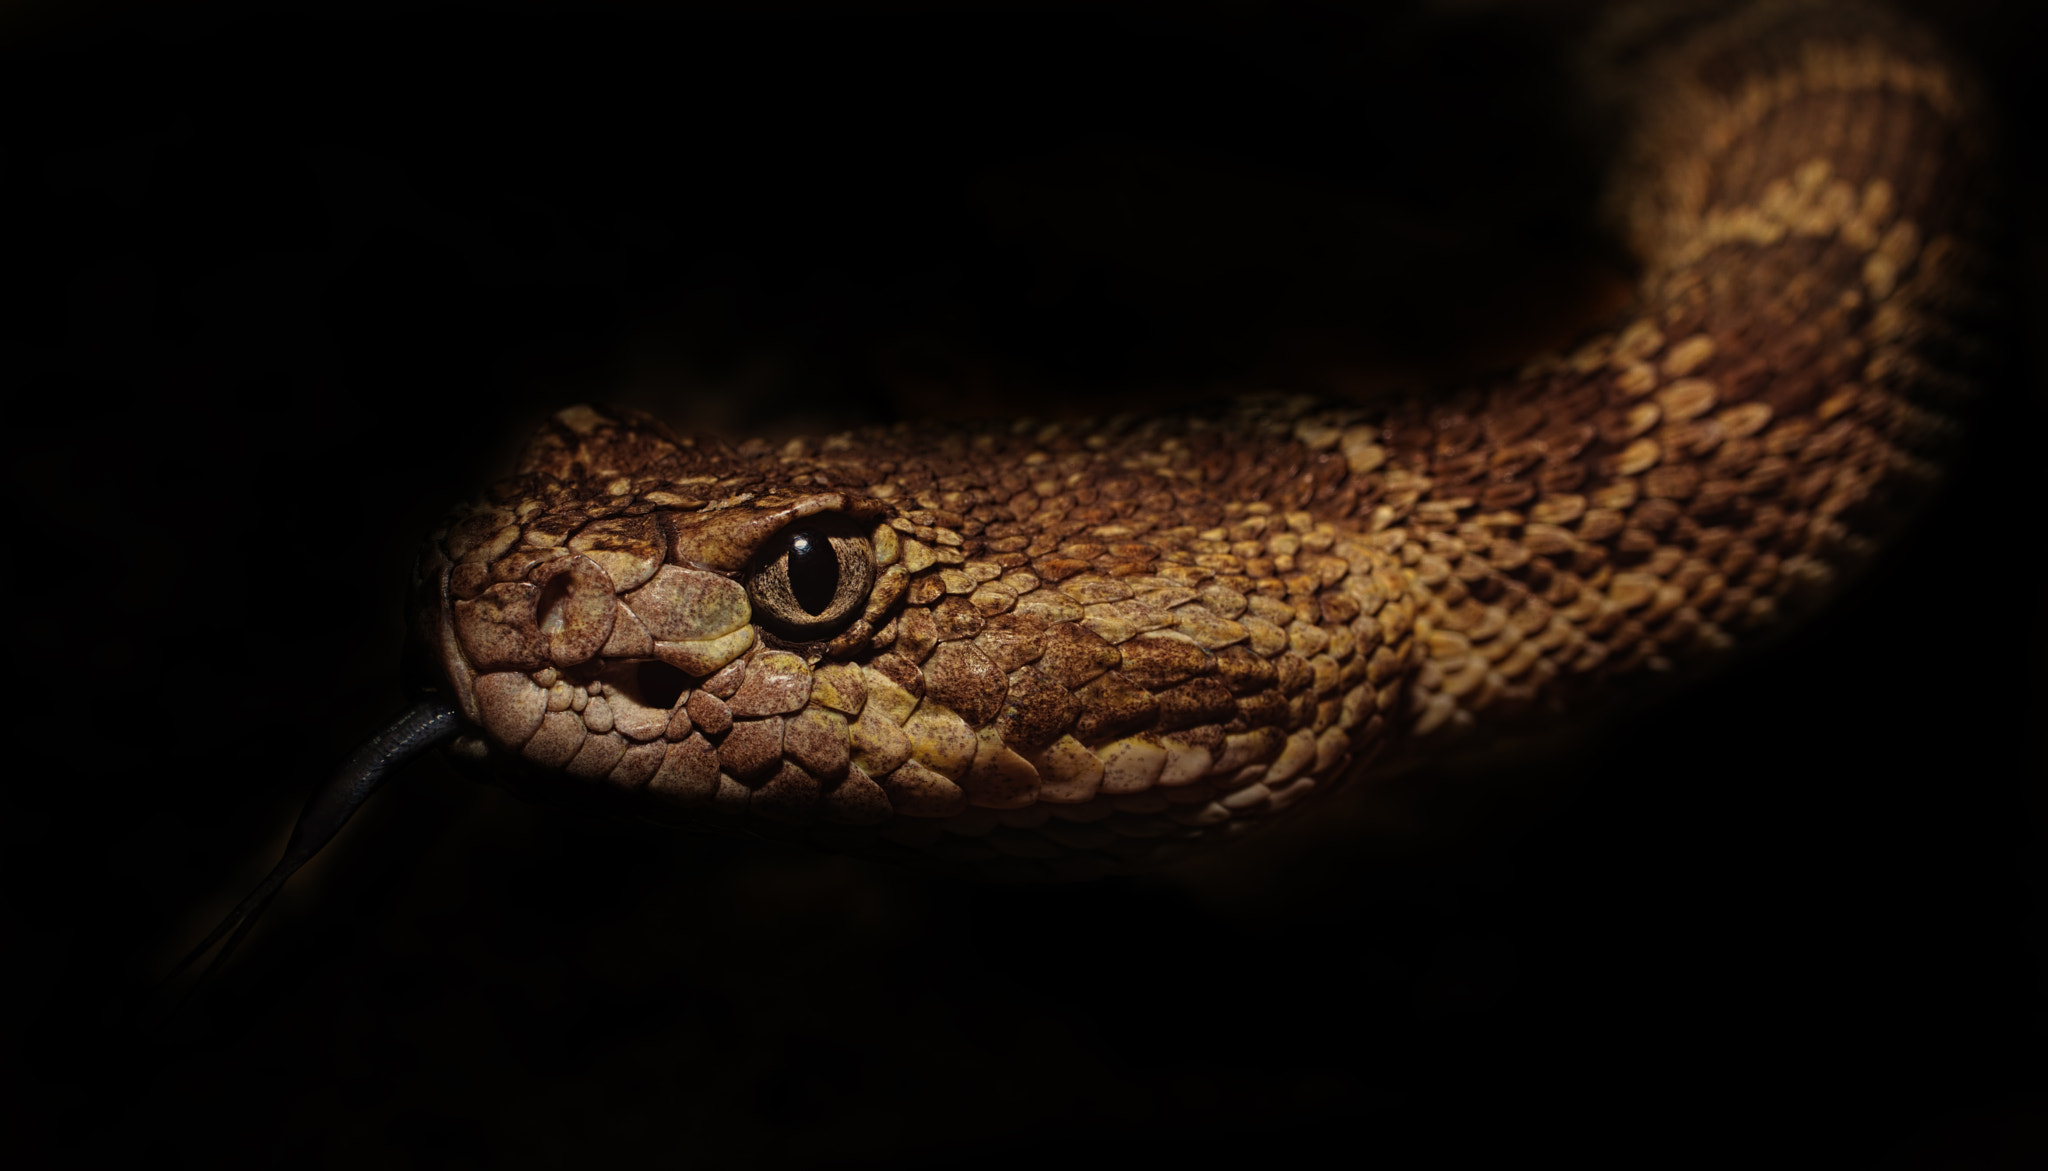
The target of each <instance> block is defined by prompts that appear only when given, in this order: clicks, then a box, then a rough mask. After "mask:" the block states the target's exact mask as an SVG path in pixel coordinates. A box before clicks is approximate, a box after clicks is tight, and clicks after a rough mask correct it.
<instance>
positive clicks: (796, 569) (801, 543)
mask: <svg viewBox="0 0 2048 1171" xmlns="http://www.w3.org/2000/svg"><path fill="white" fill-rule="evenodd" d="M789 592H790V593H791V594H792V595H794V596H795V597H796V604H797V605H799V606H802V607H803V608H804V611H805V613H808V614H823V613H824V612H825V608H826V607H827V606H830V605H831V604H832V598H833V595H835V594H837V593H838V592H839V554H838V553H837V552H836V551H834V549H833V548H832V542H831V541H830V540H828V539H826V538H825V537H824V536H822V535H820V534H818V533H798V534H797V535H796V536H794V537H792V538H790V541H789Z"/></svg>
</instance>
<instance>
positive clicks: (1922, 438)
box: [415, 6, 1986, 878]
mask: <svg viewBox="0 0 2048 1171" xmlns="http://www.w3.org/2000/svg"><path fill="white" fill-rule="evenodd" d="M1847 17H1853V19H1848V18H1847ZM1644 74H1645V76H1647V77H1649V78H1650V79H1651V80H1650V82H1649V83H1648V85H1647V87H1646V89H1645V91H1644V92H1645V93H1646V94H1647V95H1649V96H1648V97H1647V98H1646V99H1645V102H1646V104H1645V106H1644V107H1643V113H1642V115H1641V123H1640V125H1641V129H1640V131H1639V133H1638V135H1637V138H1636V145H1635V149H1634V150H1633V152H1632V153H1631V154H1630V156H1629V159H1628V163H1627V165H1626V167H1625V169H1624V171H1623V175H1624V178H1623V179H1622V180H1621V181H1620V182H1619V183H1618V185H1617V191H1618V193H1619V197H1618V209H1619V211H1620V213H1621V216H1622V218H1623V220H1624V221H1625V223H1626V227H1627V232H1628V234H1629V237H1630V239H1631V241H1632V243H1633V245H1634V247H1635V249H1636V252H1637V255H1638V256H1639V258H1640V259H1641V261H1642V265H1643V275H1642V277H1641V282H1640V285H1639V290H1638V296H1637V298H1636V301H1635V303H1634V304H1633V306H1632V307H1631V308H1630V309H1629V310H1628V311H1627V313H1626V314H1625V315H1624V316H1623V317H1622V318H1621V319H1620V320H1618V321H1616V322H1614V323H1613V325H1612V328H1611V329H1609V330H1607V331H1604V332H1602V333H1600V334H1599V335H1598V336H1596V337H1593V338H1591V339H1590V340H1588V341H1586V342H1585V344H1584V345H1582V346H1581V347H1580V348H1578V349H1577V350H1575V351H1574V352H1572V353H1569V354H1566V355H1562V356H1547V357H1541V358H1538V359H1536V360H1534V361H1532V362H1530V363H1528V364H1527V365H1526V366H1524V367H1523V368H1522V369H1521V370H1519V371H1517V372H1515V373H1513V374H1511V375H1507V376H1504V377H1501V378H1500V379H1498V380H1496V381H1493V382H1490V383H1485V384H1481V385H1476V386H1470V387H1467V388H1464V389H1462V390H1459V391H1457V392H1455V393H1452V394H1450V395H1436V396H1429V397H1423V396H1415V397H1411V398H1403V399H1398V400H1395V401H1392V402H1387V403H1382V404H1378V405H1371V406H1361V405H1342V404H1330V403H1320V402H1316V401H1313V400H1308V399H1299V398H1284V397H1264V398H1258V399H1246V400H1242V401H1239V402H1236V403H1233V404H1230V405H1227V406H1223V407H1219V408H1216V409H1213V410H1207V411H1201V410H1193V411H1188V412H1185V413H1180V414H1173V415H1168V416H1164V417H1158V418H1146V419H1134V418H1123V417H1119V418H1114V419H1110V420H1107V421H1103V422H1097V423H1093V424H1089V425H1079V426H1076V425H1060V424H1052V423H1035V422H1028V421H1025V422H1017V423H1000V424H989V425H985V426H979V427H970V426H945V427H938V426H931V427H919V426H899V427H894V428H877V429H870V430H866V431H859V432H853V433H849V434H842V435H835V436H830V437H826V438H823V439H820V440H815V441H810V440H797V441H792V442H790V443H788V444H786V445H784V446H780V447H771V446H769V445H766V444H762V443H758V442H756V443H749V444H743V445H738V446H734V445H729V444H726V443H723V442H719V441H716V440H709V439H702V438H692V437H689V436H687V435H685V434H680V433H678V432H677V431H674V430H671V429H670V428H668V427H666V426H664V425H663V424H661V423H659V422H657V421H655V420H653V419H651V418H648V417H645V416H641V415H638V414H634V413H631V412H621V411H608V410H604V409H599V408H593V407H586V406H579V407H572V408H570V409H568V410H565V411H562V412H561V413H559V414H558V415H556V416H555V417H554V419H553V420H552V421H551V422H550V423H549V424H548V425H547V427H546V428H544V430H543V431H542V432H541V434H540V435H538V436H537V437H536V438H535V440H534V441H533V443H532V445H531V447H530V448H529V450H528V451H527V453H526V455H525V457H524V458H523V460H522V461H521V464H520V466H519V469H518V474H517V475H515V476H513V477H512V478H510V479H507V480H505V481H503V482H501V483H499V484H498V485H496V486H495V487H493V488H492V489H491V490H490V491H489V493H488V494H486V495H485V496H484V497H483V498H481V499H480V500H478V501H476V502H474V503H472V504H471V505H469V506H467V507H466V508H464V509H462V510H460V511H459V512H458V513H457V514H456V515H455V516H454V517H453V518H452V520H451V522H450V523H449V525H448V526H447V527H446V528H445V529H444V530H443V531H440V532H437V533H435V534H434V535H433V536H432V537H431V539H430V540H429V541H428V543H427V545H426V548H425V550H424V552H423V554H422V557H421V559H420V562H419V566H418V572H417V575H416V580H415V593H416V597H415V602H416V605H415V615H416V627H417V629H416V634H417V637H418V638H419V639H420V641H421V644H422V645H423V646H424V647H425V648H427V650H428V652H429V656H430V659H431V661H432V662H433V663H434V664H435V665H436V666H437V667H438V668H439V672H438V673H439V675H440V678H439V679H438V680H437V683H438V685H440V686H443V687H445V689H446V692H447V694H448V695H450V696H451V697H452V702H453V705H454V707H455V708H456V709H457V710H458V711H459V712H460V714H461V716H462V717H463V719H464V724H465V726H464V730H463V732H462V733H461V735H460V736H459V737H458V738H457V739H456V741H455V743H454V748H455V751H456V754H457V755H458V756H463V757H468V758H472V759H477V760H486V761H492V762H495V764H496V765H497V766H498V767H501V768H510V769H512V770H514V771H515V772H522V773H525V774H527V775H529V776H531V775H533V774H535V773H541V774H546V775H548V776H551V777H558V778H559V782H560V783H566V784H573V785H583V786H594V787H598V788H600V789H603V790H607V791H610V792H612V793H613V794H615V795H616V797H617V798H618V799H619V800H620V801H621V802H624V803H625V804H626V805H627V807H628V808H630V809H631V810H632V811H633V812H635V813H637V814H639V815H642V816H645V817H649V818H654V819H657V820H679V821H694V820H708V821H712V822H724V823H728V824H735V825H739V826H742V827H744V828H748V829H752V830H756V831H759V832H764V833H769V834H774V835H780V836H793V837H798V838H803V839H806V840H810V841H814V842H817V843H819V844H823V845H826V846H829V847H833V848H840V849H858V850H863V851H868V852H875V853H882V854H899V855H908V856H917V857H922V858H927V859H929V858H938V859H943V860H945V861H948V862H952V863H957V864H960V865H964V866H968V867H972V868H975V869H977V870H979V871H982V872H985V873H987V874H990V875H992V876H998V877H1009V878H1085V877H1090V876H1093V875H1098V874H1104V873H1110V872H1119V871H1126V870H1130V869H1134V868H1142V867H1147V866H1152V865H1156V864H1159V863H1162V862H1166V861H1171V860H1173V859H1175V858H1179V857H1183V856H1185V855H1187V854H1189V853H1191V852H1194V851H1198V850H1201V849H1203V848H1205V847H1206V846H1208V845H1210V844H1212V843H1215V842H1219V841H1223V840H1226V839H1228V838H1230V837H1232V836H1234V835H1238V834H1241V833H1242V832H1244V831H1245V830H1247V829H1249V828H1251V827H1253V826H1256V825H1258V824H1260V823H1262V822H1265V821H1269V820H1271V819H1272V818H1274V817H1276V816H1279V815H1281V814H1282V813H1284V812H1287V811H1290V810H1294V809H1297V808H1301V807H1303V806H1304V805H1307V806H1311V807H1312V806H1313V804H1314V799H1315V796H1316V795H1317V794H1318V793H1321V792H1324V791H1327V790H1328V789H1329V788H1331V787H1332V786H1333V785H1334V784H1336V783H1337V782H1338V781H1340V780H1343V779H1345V778H1364V779H1365V780H1366V781H1367V782H1368V783H1369V781H1370V778H1371V776H1372V775H1373V770H1374V769H1376V768H1380V767H1385V766H1386V765H1387V764H1388V763H1390V762H1391V761H1393V760H1394V759H1396V758H1398V757H1400V756H1402V755H1404V754H1412V753H1419V752H1426V751H1428V750H1430V748H1431V747H1432V746H1433V745H1436V744H1440V743H1448V742H1454V741H1457V740H1459V739H1461V738H1462V737H1463V736H1464V735H1465V734H1467V733H1468V732H1474V731H1478V732H1485V731H1491V730H1495V729H1514V728H1517V727H1528V726H1530V725H1532V724H1535V723H1540V722H1545V721H1550V720H1554V719H1555V718H1557V717H1558V716H1559V715H1562V714H1566V713H1571V712H1575V711H1577V710H1579V709H1582V708H1587V707H1593V706H1597V705H1598V704H1599V703H1600V702H1601V697H1602V696H1603V695H1605V694H1610V693H1615V692H1618V691H1621V690H1624V689H1626V688H1627V687H1628V686H1629V681H1630V680H1634V679H1641V678H1645V677H1654V676H1658V675H1663V674H1669V673H1673V672H1681V671H1684V670H1686V669H1689V668H1693V667H1695V666H1697V665H1700V664H1705V663H1708V662H1711V661H1712V660H1714V659H1715V658H1717V657H1719V656H1722V655H1724V654H1725V653H1726V652H1728V651H1729V650H1730V648H1732V647H1735V646H1737V645H1739V644H1741V643H1743V642H1744V641H1745V640H1750V639H1753V638H1754V637H1757V636H1758V635H1760V634H1762V633H1763V632H1766V631H1768V630H1770V629H1772V628H1774V627H1776V626H1779V625H1781V624H1783V623H1784V622H1785V621H1787V619H1788V618H1789V617H1791V616H1792V615H1794V614H1796V613H1798V612H1801V611H1804V610H1806V609H1809V608H1810V607H1811V606H1812V605H1813V604H1814V602H1815V601H1816V600H1818V599H1819V598H1821V597H1823V596H1825V594H1826V593H1827V592H1828V590H1829V589H1830V588H1831V586H1832V585H1833V584H1834V583H1836V582H1838V581H1839V580H1840V579H1841V578H1842V577H1843V575H1844V574H1845V573H1846V572H1848V571H1850V570H1852V569H1853V568H1854V567H1855V566H1856V565H1857V564H1858V563H1859V562H1861V561H1863V560H1864V559H1866V558H1867V557H1868V555H1869V554H1870V553H1871V552H1872V551H1873V550H1874V549H1875V548H1877V547H1878V545H1879V544H1880V543H1881V542H1882V540H1883V539H1884V537H1885V536H1886V535H1887V534H1889V533H1890V532H1891V531H1893V530H1894V529H1895V528H1896V526H1897V524H1898V523H1899V520H1900V518H1901V516H1902V515H1904V514H1906V513H1907V512H1909V511H1910V509H1911V506H1912V505H1913V503H1914V501H1915V500H1916V499H1918V498H1920V497H1921V496H1923V495H1924V493H1925V491H1926V489H1927V487H1928V486H1929V485H1930V484H1931V483H1932V482H1933V481H1934V480H1935V479H1936V477H1937V474H1938V468H1939V460H1940V457H1941V454H1942V452H1943V450H1944V449H1945V447H1946V446H1947V442H1948V440H1949V439H1950V438H1951V436H1952V433H1953V432H1954V431H1955V429H1956V424H1955V412H1956V410H1957V408H1958V406H1959V405H1960V403H1961V402H1962V401H1963V400H1964V399H1965V398H1966V397H1967V396H1968V394H1969V392H1970V389H1971V386H1970V383H1969V382H1968V380H1967V378H1966V374H1967V371H1968V370H1969V368H1970V365H1971V361H1972V355H1973V353H1974V348H1973V346H1974V343H1973V340H1972V339H1973V336H1974V326H1973V325H1972V322H1973V320H1974V319H1975V318H1976V317H1977V315H1978V314H1979V313H1980V311H1981V309H1982V305H1981V303H1980V300H1979V297H1980V289H1981V287H1982V286H1983V283H1984V279H1985V278H1984V276H1983V270H1984V268H1985V263H1986V257H1985V252H1984V232H1985V225H1984V223H1983V222H1982V219H1983V215H1984V213H1983V211H1982V204H1983V196H1982V191H1981V182H1982V181H1981V178H1980V176H1981V167H1982V162H1983V156H1984V153H1985V148H1984V146H1983V144H1982V143H1981V141H1980V138H1979V136H1980V133H1981V131H1980V129H1979V127H1978V124H1977V123H1976V122H1975V121H1974V120H1973V117H1972V115H1971V112H1970V110H1971V105H1972V103H1971V100H1970V99H1969V97H1968V95H1967V93H1966V92H1965V90H1964V87H1963V86H1962V84H1961V82H1960V81H1959V79H1958V76H1957V75H1956V74H1955V73H1954V72H1953V71H1952V69H1951V68H1950V67H1949V66H1948V65H1946V64H1944V62H1943V60H1942V59H1941V58H1939V57H1937V56H1935V55H1933V54H1932V53H1931V52H1930V51H1929V50H1927V49H1926V48H1924V47H1923V45H1922V43H1921V42H1920V41H1919V40H1918V39H1917V38H1915V37H1913V36H1911V35H1909V34H1908V33H1907V32H1906V31H1904V30H1902V29H1901V28H1900V27H1899V26H1896V25H1894V24H1893V23H1891V22H1890V21H1888V20H1884V19H1881V18H1874V17H1870V16H1868V15H1867V14H1860V13H1844V12H1842V11H1839V10H1835V9H1816V8H1812V7H1810V6H1777V7H1772V8H1767V9H1763V10H1760V11H1756V12H1752V13H1749V14H1746V15H1744V16H1740V17H1737V18H1734V19H1732V20H1728V21H1724V22H1721V23H1719V24H1715V25H1713V26H1711V27H1709V28H1706V29H1705V30H1703V31H1699V32H1696V33H1694V34H1692V35H1691V36H1690V37H1688V38H1686V39H1685V41H1684V43H1683V44H1681V45H1680V46H1678V47H1676V48H1672V49H1670V50H1668V51H1666V52H1665V54H1664V55H1663V56H1661V57H1659V58H1657V59H1656V60H1654V61H1653V62H1652V63H1651V64H1650V65H1648V66H1646V67H1645V68H1644Z"/></svg>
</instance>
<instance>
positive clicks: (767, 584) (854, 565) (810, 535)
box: [747, 516, 875, 639]
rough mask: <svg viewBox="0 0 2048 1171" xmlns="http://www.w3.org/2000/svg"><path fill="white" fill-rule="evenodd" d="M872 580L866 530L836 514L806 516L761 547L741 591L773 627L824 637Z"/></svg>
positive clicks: (850, 614)
mask: <svg viewBox="0 0 2048 1171" xmlns="http://www.w3.org/2000/svg"><path fill="white" fill-rule="evenodd" d="M874 581H875V557H874V551H873V549H872V547H871V546H870V545H869V544H868V538H867V535H866V534H865V533H862V532H860V531H858V530H857V529H855V528H854V527H853V525H852V524H851V523H850V522H844V521H842V520H841V519H840V518H836V517H830V516H812V517H805V518H804V519H803V520H802V521H799V522H798V523H796V524H793V525H791V526H790V527H788V528H786V529H784V530H782V531H781V532H779V533H777V534H775V536H774V537H773V538H772V539H771V540H769V542H768V544H767V545H766V546H765V547H763V548H762V550H761V554H760V556H759V557H758V558H756V560H755V562H754V567H753V568H752V569H750V570H748V571H747V596H748V597H749V598H750V599H751V600H752V601H753V603H754V610H755V612H756V614H757V615H759V617H760V618H761V619H763V621H764V624H765V625H767V626H768V627H769V628H770V629H771V630H774V631H775V632H776V633H778V634H781V635H783V636H785V637H788V638H793V639H819V638H830V637H831V636H833V635H834V634H837V633H839V631H840V629H841V628H842V627H844V626H846V625H847V624H848V623H850V622H852V621H853V619H854V618H855V617H856V616H858V615H859V614H860V612H861V607H862V606H864V605H866V604H867V600H868V587H870V586H872V585H873V584H874Z"/></svg>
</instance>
